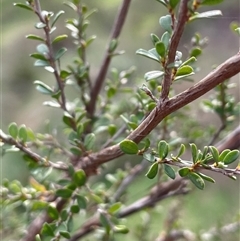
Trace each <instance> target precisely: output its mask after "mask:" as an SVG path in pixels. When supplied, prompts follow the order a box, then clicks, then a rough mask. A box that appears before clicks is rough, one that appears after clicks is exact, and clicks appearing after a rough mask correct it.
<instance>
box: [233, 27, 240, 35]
mask: <svg viewBox="0 0 240 241" xmlns="http://www.w3.org/2000/svg"><path fill="white" fill-rule="evenodd" d="M234 31H235V32H236V33H237V34H238V35H239V36H240V27H239V28H235V29H234Z"/></svg>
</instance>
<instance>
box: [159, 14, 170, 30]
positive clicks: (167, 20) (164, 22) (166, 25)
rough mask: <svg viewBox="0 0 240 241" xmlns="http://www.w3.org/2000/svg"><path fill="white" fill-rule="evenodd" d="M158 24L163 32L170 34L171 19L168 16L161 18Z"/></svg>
mask: <svg viewBox="0 0 240 241" xmlns="http://www.w3.org/2000/svg"><path fill="white" fill-rule="evenodd" d="M159 23H160V25H161V27H162V28H163V29H164V30H166V31H168V32H169V33H172V19H171V16H170V15H166V16H163V17H161V18H160V19H159Z"/></svg>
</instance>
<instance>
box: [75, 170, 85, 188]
mask: <svg viewBox="0 0 240 241" xmlns="http://www.w3.org/2000/svg"><path fill="white" fill-rule="evenodd" d="M86 180H87V177H86V174H85V172H84V171H83V170H82V169H80V170H78V171H76V172H75V173H74V175H73V181H74V182H75V184H76V185H77V186H79V187H80V186H83V185H84V184H85V183H86Z"/></svg>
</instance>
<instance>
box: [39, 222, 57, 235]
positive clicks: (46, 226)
mask: <svg viewBox="0 0 240 241" xmlns="http://www.w3.org/2000/svg"><path fill="white" fill-rule="evenodd" d="M41 234H42V235H43V236H45V237H54V236H55V235H54V232H53V229H52V227H51V226H50V225H49V224H48V223H46V222H45V223H44V224H43V226H42V229H41Z"/></svg>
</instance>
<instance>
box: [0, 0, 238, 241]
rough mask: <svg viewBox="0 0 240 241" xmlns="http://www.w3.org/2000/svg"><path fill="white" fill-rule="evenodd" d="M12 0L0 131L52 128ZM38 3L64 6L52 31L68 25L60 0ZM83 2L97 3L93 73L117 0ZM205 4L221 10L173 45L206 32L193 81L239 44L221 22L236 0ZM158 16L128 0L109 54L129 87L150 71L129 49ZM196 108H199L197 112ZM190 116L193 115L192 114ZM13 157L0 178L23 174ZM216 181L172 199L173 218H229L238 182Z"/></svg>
mask: <svg viewBox="0 0 240 241" xmlns="http://www.w3.org/2000/svg"><path fill="white" fill-rule="evenodd" d="M14 2H15V1H13V0H2V3H1V8H2V11H1V12H2V16H1V18H2V19H1V20H2V38H1V41H2V42H1V46H0V47H1V53H2V63H1V64H2V73H1V77H2V80H1V81H2V90H1V96H2V97H1V99H2V104H1V105H2V114H3V116H2V123H1V129H3V130H4V131H6V130H7V126H8V124H9V123H10V122H12V121H15V122H16V123H17V124H18V125H21V124H26V126H28V127H30V128H32V129H33V130H34V131H40V130H44V128H45V126H46V119H50V120H52V121H53V123H51V125H52V126H54V120H57V118H58V117H60V116H61V113H60V111H58V110H55V111H52V109H51V108H48V107H44V106H42V102H43V101H45V100H47V99H46V96H43V95H41V94H40V93H39V92H37V91H36V90H35V87H34V85H33V81H34V80H37V79H39V80H41V81H43V82H47V83H53V81H54V79H53V77H52V76H51V75H50V74H49V73H47V72H44V71H42V69H38V68H34V67H33V63H34V60H33V59H31V58H30V57H29V54H30V53H32V52H35V48H36V45H37V42H36V41H31V40H27V39H26V38H25V36H26V35H27V34H30V33H31V34H34V33H35V34H39V32H38V30H36V29H35V28H34V26H33V25H34V23H35V22H36V21H37V19H36V16H35V15H33V14H32V13H31V12H30V11H25V10H21V9H17V8H15V7H13V3H14ZM41 2H42V9H43V10H44V9H46V10H50V11H53V12H57V11H59V10H61V9H63V10H64V11H65V14H64V15H63V16H61V18H60V20H59V21H58V29H57V33H59V34H64V33H67V34H70V32H69V30H67V29H66V28H65V26H64V19H65V18H68V17H71V16H72V15H71V14H72V12H71V10H70V9H69V8H68V7H66V6H64V5H62V1H59V0H51V1H41ZM85 2H86V3H87V5H88V6H89V8H91V7H94V8H97V9H98V12H97V13H95V14H94V15H93V16H92V17H91V18H90V22H91V24H90V27H89V29H88V35H89V36H90V35H92V34H94V35H97V40H96V41H95V42H94V43H93V44H92V46H91V47H90V49H89V50H88V60H89V62H90V63H91V75H92V77H94V76H95V75H96V73H97V71H98V69H99V66H100V64H101V61H102V58H103V53H104V50H105V47H106V43H107V41H108V36H109V32H110V30H111V26H112V23H113V19H114V17H115V15H116V13H117V9H118V6H119V4H120V3H121V1H119V0H111V1H108V0H102V1H94V0H88V1H85ZM205 9H206V8H201V9H200V10H201V11H204V10H205ZM207 9H208V10H209V9H220V10H222V12H223V16H222V17H217V18H214V19H205V20H201V21H195V22H193V23H191V24H189V25H187V26H186V29H185V30H186V31H185V33H184V35H183V38H182V40H181V44H180V50H181V51H182V52H183V55H185V56H186V55H187V50H186V48H185V47H184V46H189V45H190V41H191V37H192V36H193V35H194V33H195V32H199V33H200V34H201V36H202V37H208V39H209V44H208V46H207V48H206V49H205V50H204V55H203V56H201V57H200V58H199V60H198V66H199V67H200V68H201V71H200V72H199V73H197V74H196V75H195V76H194V79H195V81H199V80H200V79H201V78H202V77H204V76H205V75H206V74H207V73H209V72H210V71H211V69H212V67H213V65H218V64H220V63H221V62H222V61H224V60H225V59H227V58H228V57H230V56H232V55H234V54H236V53H237V52H238V51H239V47H240V44H239V38H238V37H237V36H236V35H234V34H233V33H232V31H231V30H230V28H229V25H230V23H231V22H233V21H236V22H240V3H239V0H231V1H225V2H224V3H222V4H221V5H219V6H217V7H208V8H207ZM164 14H167V12H166V10H165V9H164V8H163V7H162V5H161V4H159V3H158V2H157V1H155V0H148V1H144V0H133V1H132V4H131V6H130V11H129V14H128V17H127V20H126V24H125V26H124V28H123V31H122V33H121V36H120V39H119V41H120V44H119V47H118V50H125V51H126V53H125V54H124V55H121V56H119V57H115V58H114V60H113V62H112V64H111V67H116V68H118V69H119V70H124V69H128V68H129V67H130V66H135V67H136V69H137V71H136V73H135V76H136V81H134V82H133V83H131V84H132V86H134V87H136V86H139V87H140V86H141V85H142V84H143V83H144V80H143V75H144V73H145V72H147V71H150V70H153V69H157V65H156V64H154V63H153V62H151V61H148V60H147V59H145V58H142V57H140V56H138V55H136V54H135V52H136V50H137V49H139V48H144V49H150V48H152V44H151V40H150V34H151V33H156V34H157V35H159V36H161V34H162V29H161V28H160V26H159V24H158V20H159V17H160V16H162V15H164ZM57 33H56V34H57ZM63 45H65V46H66V47H67V48H68V50H69V51H68V53H67V54H66V55H65V57H64V58H63V63H62V65H67V63H68V62H69V61H71V60H72V58H73V55H74V50H75V49H74V45H73V44H72V39H71V37H70V38H68V39H67V40H66V41H64V42H63ZM232 81H233V82H236V83H237V88H235V89H233V90H232V93H233V94H234V95H235V96H236V98H237V99H239V75H238V76H235V77H234V78H233V79H232ZM189 85H192V83H187V84H182V82H181V84H178V85H177V92H178V91H181V90H183V89H184V88H186V86H189ZM193 105H197V107H198V106H199V103H198V101H196V102H194V103H193ZM195 109H198V108H195ZM199 111H200V112H201V110H199ZM200 112H198V116H201V118H200V119H199V121H200V122H202V123H205V124H206V125H207V124H209V123H211V122H213V123H214V122H215V123H216V124H219V122H218V120H217V119H214V118H215V116H214V115H212V114H209V113H208V114H205V113H203V112H201V113H200ZM195 114H196V113H193V115H195ZM56 122H57V121H56ZM17 157H18V156H17V155H16V154H8V155H6V156H5V157H4V158H2V161H1V169H2V170H1V178H8V179H10V180H12V179H19V180H21V181H23V182H24V183H26V182H27V180H28V172H27V169H26V167H25V164H24V162H23V161H22V160H19V159H17ZM142 179H144V181H142ZM216 179H217V183H216V184H208V185H207V187H206V189H207V190H206V191H204V193H202V192H201V191H198V190H196V189H195V188H194V191H193V193H192V195H189V196H186V197H181V198H180V199H181V200H180V201H181V207H182V208H183V210H182V211H181V218H182V219H181V222H182V223H183V224H184V226H185V227H187V228H190V229H192V230H197V231H200V230H202V229H205V230H208V229H209V228H210V227H212V226H218V225H221V224H224V223H229V222H231V221H233V220H234V219H236V218H237V213H238V210H239V206H240V203H239V198H240V196H239V187H240V186H239V184H240V183H239V181H235V182H234V181H232V180H229V179H228V178H226V177H224V176H222V175H216ZM139 181H141V182H142V185H139ZM149 185H152V183H150V182H149V180H147V181H146V180H145V178H143V177H141V178H140V179H139V180H137V181H136V182H135V184H134V185H133V187H130V193H131V198H132V200H134V199H136V198H137V197H140V196H142V188H144V187H145V190H147V186H149ZM199 197H200V198H199ZM170 202H172V200H166V201H164V202H163V204H161V205H159V209H158V210H159V213H155V214H153V216H157V217H158V218H159V216H160V220H161V219H164V218H165V217H166V215H167V212H166V211H164V210H165V208H164V207H165V206H164V205H166V206H168V205H169V203H170ZM162 205H163V206H162ZM209 210H211V211H209ZM160 220H159V221H157V222H154V223H150V228H151V229H152V230H154V231H153V232H154V234H156V233H158V232H159V231H160V229H161V227H162V224H161V221H160ZM129 222H131V223H134V225H135V224H137V223H138V222H140V219H139V217H136V215H134V216H133V217H131V218H130V221H129ZM235 238H236V236H234V237H229V239H227V240H229V241H231V240H232V241H234V240H236V239H235ZM119 240H120V239H119ZM129 240H130V239H129ZM131 240H134V239H131Z"/></svg>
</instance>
